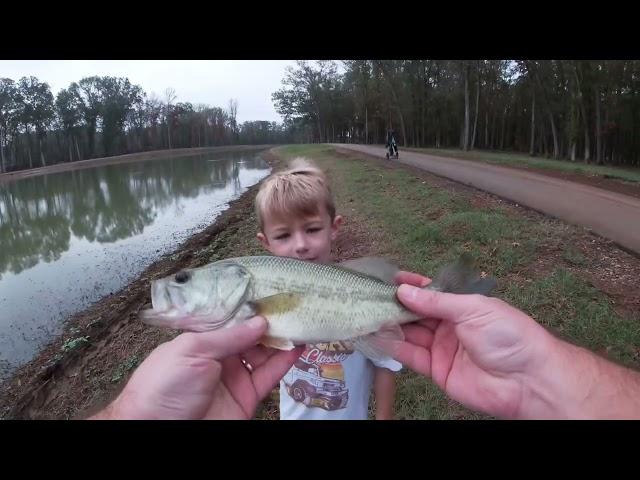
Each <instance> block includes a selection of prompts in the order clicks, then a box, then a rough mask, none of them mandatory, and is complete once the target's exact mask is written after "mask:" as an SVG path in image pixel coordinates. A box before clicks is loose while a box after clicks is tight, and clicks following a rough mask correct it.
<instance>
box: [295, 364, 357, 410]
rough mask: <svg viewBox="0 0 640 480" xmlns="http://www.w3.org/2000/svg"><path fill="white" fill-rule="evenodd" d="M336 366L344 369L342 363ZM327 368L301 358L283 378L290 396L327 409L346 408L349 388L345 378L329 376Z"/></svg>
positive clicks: (312, 405) (309, 404) (310, 405)
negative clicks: (326, 371)
mask: <svg viewBox="0 0 640 480" xmlns="http://www.w3.org/2000/svg"><path fill="white" fill-rule="evenodd" d="M335 366H338V367H339V368H340V370H342V366H341V365H339V364H338V365H335ZM325 368H326V366H322V365H316V364H314V363H310V362H307V361H305V360H304V359H303V358H299V359H298V360H297V361H296V363H295V364H294V365H293V368H291V369H290V370H289V372H288V373H287V375H286V376H285V378H284V379H283V380H284V384H285V386H286V388H287V393H288V394H289V396H290V397H291V398H293V399H294V400H295V401H296V402H299V403H302V404H304V405H306V406H307V407H320V408H323V409H325V410H339V409H341V408H345V407H346V406H347V401H348V400H349V390H348V389H347V388H346V385H345V383H344V380H341V379H339V378H335V377H329V376H327V375H326V374H325Z"/></svg>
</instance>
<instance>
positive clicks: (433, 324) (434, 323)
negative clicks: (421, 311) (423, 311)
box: [416, 318, 442, 331]
mask: <svg viewBox="0 0 640 480" xmlns="http://www.w3.org/2000/svg"><path fill="white" fill-rule="evenodd" d="M441 321H442V320H438V319H437V318H427V319H425V320H418V321H417V322H416V324H418V325H422V326H423V327H425V328H428V329H429V330H431V331H435V329H436V328H438V325H440V322H441Z"/></svg>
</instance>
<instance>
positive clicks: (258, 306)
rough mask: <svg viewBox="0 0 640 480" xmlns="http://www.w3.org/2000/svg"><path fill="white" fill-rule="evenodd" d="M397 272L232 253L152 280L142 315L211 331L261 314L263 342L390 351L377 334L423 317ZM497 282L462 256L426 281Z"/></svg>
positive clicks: (455, 284)
mask: <svg viewBox="0 0 640 480" xmlns="http://www.w3.org/2000/svg"><path fill="white" fill-rule="evenodd" d="M397 271H399V269H398V268H397V267H396V266H394V265H393V264H391V263H389V262H387V261H386V260H384V259H379V258H362V259H356V260H350V261H347V262H343V263H342V264H337V265H325V264H317V263H311V262H307V261H303V260H298V259H294V258H287V257H275V256H253V257H237V258H229V259H225V260H220V261H217V262H214V263H211V264H209V265H205V266H203V267H200V268H194V269H185V270H181V271H180V272H178V273H176V274H175V275H172V276H169V277H166V278H163V279H159V280H155V281H153V282H152V288H151V301H152V305H153V308H152V309H148V310H144V311H142V312H141V318H142V320H143V321H144V322H145V323H147V324H150V325H155V326H160V327H169V328H174V329H180V330H187V331H207V330H213V329H217V328H222V327H230V326H233V325H236V324H237V323H239V322H243V321H245V320H247V319H249V318H251V317H252V316H254V315H262V316H264V317H265V318H266V319H267V321H268V330H267V333H266V335H265V337H263V339H262V341H261V343H262V344H264V345H266V346H269V347H273V348H277V349H281V350H290V349H293V348H294V346H296V345H304V344H309V343H320V342H332V341H339V340H342V341H351V342H353V345H354V348H356V349H357V350H359V351H361V352H362V353H363V354H364V355H366V356H367V357H369V358H371V359H373V360H375V359H381V358H384V357H386V356H388V355H387V353H386V352H385V351H384V349H383V348H382V347H381V346H380V342H379V341H377V340H379V339H380V338H387V339H399V340H401V339H403V335H402V330H401V329H400V325H403V324H405V323H409V322H413V321H416V320H418V319H420V316H419V315H416V314H414V313H413V312H411V311H409V310H407V309H406V308H405V307H404V306H403V305H402V304H401V303H400V302H399V301H398V300H397V299H396V290H397V288H398V287H397V285H395V284H394V283H393V276H394V275H395V273H396V272H397ZM495 285H496V282H495V280H494V279H491V278H480V277H479V276H478V275H477V274H476V272H475V271H474V270H473V268H472V267H471V263H470V260H469V258H467V257H461V258H460V260H458V261H457V262H455V263H453V264H450V265H447V266H446V267H445V268H443V269H442V270H441V271H440V273H439V274H438V275H437V276H436V278H435V279H434V280H433V282H432V283H431V284H430V285H428V286H427V287H425V288H426V289H431V290H438V291H443V292H452V293H480V294H483V295H488V294H489V293H490V292H491V290H492V289H493V288H494V287H495Z"/></svg>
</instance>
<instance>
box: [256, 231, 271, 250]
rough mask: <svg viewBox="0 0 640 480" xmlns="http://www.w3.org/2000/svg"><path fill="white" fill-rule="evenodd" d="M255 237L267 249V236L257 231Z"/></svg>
mask: <svg viewBox="0 0 640 480" xmlns="http://www.w3.org/2000/svg"><path fill="white" fill-rule="evenodd" d="M256 237H258V241H259V242H260V243H261V244H262V246H263V247H264V248H266V249H267V250H268V249H269V239H268V238H267V236H266V235H265V234H264V233H262V232H258V234H257V235H256Z"/></svg>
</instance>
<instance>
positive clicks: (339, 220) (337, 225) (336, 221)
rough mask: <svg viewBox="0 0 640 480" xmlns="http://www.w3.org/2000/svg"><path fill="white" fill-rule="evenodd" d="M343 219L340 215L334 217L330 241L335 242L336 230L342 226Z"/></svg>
mask: <svg viewBox="0 0 640 480" xmlns="http://www.w3.org/2000/svg"><path fill="white" fill-rule="evenodd" d="M342 222H343V218H342V215H336V216H335V218H334V219H333V222H332V223H331V240H332V241H333V240H335V239H336V237H337V236H338V229H339V228H340V226H341V225H342Z"/></svg>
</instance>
